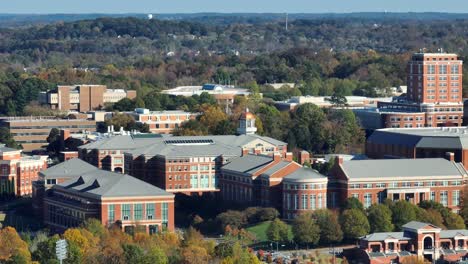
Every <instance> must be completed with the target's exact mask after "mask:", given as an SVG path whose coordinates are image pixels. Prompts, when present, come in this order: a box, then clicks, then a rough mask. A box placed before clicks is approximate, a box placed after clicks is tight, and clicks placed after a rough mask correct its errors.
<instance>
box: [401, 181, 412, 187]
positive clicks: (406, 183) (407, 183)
mask: <svg viewBox="0 0 468 264" xmlns="http://www.w3.org/2000/svg"><path fill="white" fill-rule="evenodd" d="M401 186H402V187H411V182H403V183H402V184H401Z"/></svg>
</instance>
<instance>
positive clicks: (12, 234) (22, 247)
mask: <svg viewBox="0 0 468 264" xmlns="http://www.w3.org/2000/svg"><path fill="white" fill-rule="evenodd" d="M14 256H19V257H22V258H23V259H25V260H26V261H27V262H30V261H31V253H30V252H29V249H28V244H27V243H26V242H24V241H23V240H22V239H21V237H20V236H19V235H18V233H17V232H16V229H14V228H13V227H9V226H7V227H5V228H3V229H1V230H0V262H1V263H3V262H4V261H7V260H11V258H12V257H14Z"/></svg>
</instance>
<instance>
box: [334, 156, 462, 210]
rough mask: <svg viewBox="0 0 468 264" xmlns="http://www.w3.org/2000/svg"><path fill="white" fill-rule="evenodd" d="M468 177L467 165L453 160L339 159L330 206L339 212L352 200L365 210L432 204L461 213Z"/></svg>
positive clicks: (337, 159) (336, 163) (335, 170)
mask: <svg viewBox="0 0 468 264" xmlns="http://www.w3.org/2000/svg"><path fill="white" fill-rule="evenodd" d="M451 158H452V157H451ZM467 176H468V172H467V171H466V170H465V168H464V167H463V165H462V164H461V163H457V162H455V161H453V159H452V160H448V159H443V158H427V159H382V160H350V161H343V159H342V158H341V157H337V158H336V161H335V165H334V167H333V168H332V169H331V171H330V177H329V190H328V192H329V197H328V199H329V205H330V207H332V208H339V207H340V206H341V205H342V204H343V203H344V202H345V200H346V199H347V198H350V197H354V198H357V199H358V200H359V201H360V202H361V203H362V204H363V205H364V207H365V208H368V207H369V206H371V205H372V204H377V203H383V202H384V201H385V200H386V199H390V200H393V201H398V200H406V201H409V202H411V203H413V204H418V203H420V202H421V201H425V200H431V201H435V202H438V203H440V204H442V205H443V206H445V207H448V208H450V209H452V210H453V211H455V212H458V211H459V210H460V205H461V193H462V191H463V189H464V188H465V184H466V179H467Z"/></svg>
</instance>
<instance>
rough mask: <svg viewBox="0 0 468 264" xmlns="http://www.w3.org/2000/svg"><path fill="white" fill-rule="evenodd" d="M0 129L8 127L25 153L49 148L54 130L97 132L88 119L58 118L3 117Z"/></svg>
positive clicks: (0, 120)
mask: <svg viewBox="0 0 468 264" xmlns="http://www.w3.org/2000/svg"><path fill="white" fill-rule="evenodd" d="M0 127H6V128H7V129H8V130H9V131H10V133H11V135H12V136H13V139H14V140H15V141H16V142H17V143H18V144H21V146H22V147H23V150H24V151H25V152H30V151H32V150H36V149H41V148H44V147H47V144H48V143H47V137H48V136H49V134H50V131H51V130H52V128H57V129H66V130H68V131H70V132H82V131H90V132H93V131H96V122H95V121H93V120H87V119H59V118H56V117H39V116H31V117H29V116H27V117H26V116H24V117H3V118H0Z"/></svg>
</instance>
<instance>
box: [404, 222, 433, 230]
mask: <svg viewBox="0 0 468 264" xmlns="http://www.w3.org/2000/svg"><path fill="white" fill-rule="evenodd" d="M426 226H431V227H433V228H438V229H440V228H439V227H437V226H435V225H433V224H430V223H424V222H419V221H411V222H408V223H406V224H404V225H403V226H402V227H403V229H414V230H417V229H421V228H424V227H426Z"/></svg>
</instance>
